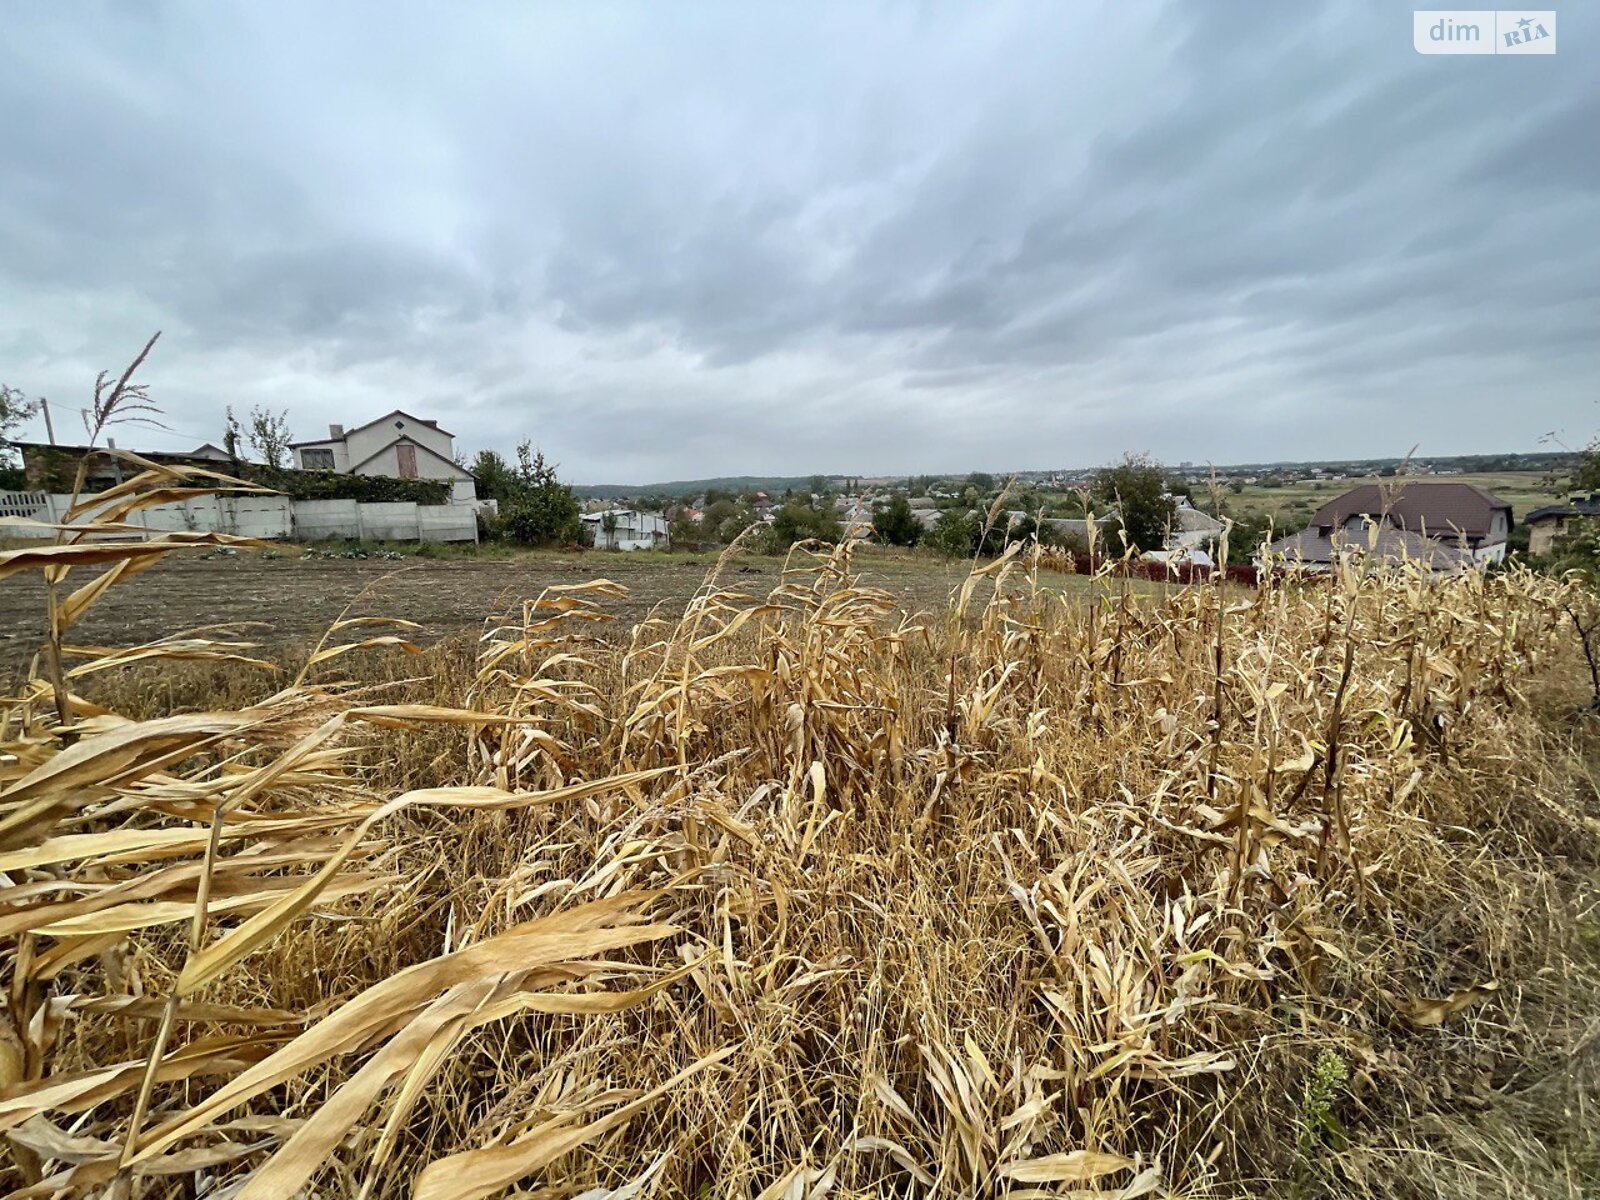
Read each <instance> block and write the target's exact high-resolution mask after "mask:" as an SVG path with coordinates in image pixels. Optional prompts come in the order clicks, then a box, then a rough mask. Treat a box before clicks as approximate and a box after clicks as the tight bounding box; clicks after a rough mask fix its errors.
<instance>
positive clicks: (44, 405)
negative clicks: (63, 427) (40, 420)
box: [39, 396, 56, 446]
mask: <svg viewBox="0 0 1600 1200" xmlns="http://www.w3.org/2000/svg"><path fill="white" fill-rule="evenodd" d="M39 411H40V412H42V413H44V432H45V436H46V437H48V438H49V439H50V444H51V445H52V446H54V445H55V444H56V427H55V423H54V422H53V421H51V420H50V401H48V400H46V399H45V398H44V397H43V396H41V397H39Z"/></svg>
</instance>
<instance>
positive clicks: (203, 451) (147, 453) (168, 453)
mask: <svg viewBox="0 0 1600 1200" xmlns="http://www.w3.org/2000/svg"><path fill="white" fill-rule="evenodd" d="M6 444H7V445H11V446H15V447H16V448H17V449H18V450H21V451H22V452H23V455H24V456H26V455H27V454H28V453H29V452H30V451H31V452H34V453H38V452H39V451H44V450H54V451H56V452H57V453H59V454H76V455H85V454H99V455H105V456H107V457H109V456H110V455H111V454H112V453H113V451H112V449H111V447H109V446H69V445H65V444H63V443H52V442H17V441H13V442H8V443H6ZM117 449H118V450H127V452H128V453H129V454H137V455H138V456H139V457H140V458H148V459H149V460H150V461H151V462H170V463H179V464H182V463H189V462H201V461H207V462H216V461H218V459H217V456H218V455H221V456H222V460H223V461H230V460H228V456H227V454H226V453H225V452H223V451H222V450H219V449H218V448H217V447H216V446H213V445H211V444H210V443H209V442H208V443H206V444H205V445H203V446H201V447H199V448H198V449H195V450H129V449H128V447H126V446H119V447H117Z"/></svg>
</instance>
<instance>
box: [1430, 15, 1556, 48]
mask: <svg viewBox="0 0 1600 1200" xmlns="http://www.w3.org/2000/svg"><path fill="white" fill-rule="evenodd" d="M1411 41H1412V44H1413V45H1414V46H1415V47H1416V49H1417V53H1418V54H1554V53H1555V52H1556V14H1555V12H1554V10H1548V9H1541V10H1531V9H1472V8H1455V9H1427V10H1421V9H1419V10H1417V11H1415V12H1413V13H1412V25H1411Z"/></svg>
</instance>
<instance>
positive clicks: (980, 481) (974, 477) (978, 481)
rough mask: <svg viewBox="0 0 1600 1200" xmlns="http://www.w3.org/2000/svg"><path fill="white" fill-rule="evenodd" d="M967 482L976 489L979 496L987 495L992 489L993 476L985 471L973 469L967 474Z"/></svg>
mask: <svg viewBox="0 0 1600 1200" xmlns="http://www.w3.org/2000/svg"><path fill="white" fill-rule="evenodd" d="M967 482H968V483H969V484H971V485H972V486H973V487H974V488H976V489H977V490H978V495H980V496H987V495H989V494H990V493H991V492H993V491H994V476H993V475H990V474H989V473H988V472H987V471H974V472H973V473H972V474H970V475H968V476H967Z"/></svg>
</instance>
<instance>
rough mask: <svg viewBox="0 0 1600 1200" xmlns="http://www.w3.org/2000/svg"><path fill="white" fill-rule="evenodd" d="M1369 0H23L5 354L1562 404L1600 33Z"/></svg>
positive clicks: (159, 382)
mask: <svg viewBox="0 0 1600 1200" xmlns="http://www.w3.org/2000/svg"><path fill="white" fill-rule="evenodd" d="M1559 17H1560V26H1559V37H1560V39H1561V42H1560V51H1559V53H1558V54H1556V55H1555V56H1553V57H1551V56H1545V57H1533V58H1507V57H1496V56H1484V57H1451V56H1419V55H1417V54H1416V53H1415V52H1414V51H1413V49H1412V46H1411V9H1410V8H1409V7H1405V8H1402V7H1399V6H1397V5H1395V4H1392V3H1348V4H1332V3H1328V4H1315V3H1308V4H1292V5H1290V4H1282V3H1240V4H1210V3H1204V4H1202V3H1195V2H1191V0H1169V2H1167V3H1157V2H1153V0H1152V2H1147V3H1135V4H1127V3H1116V4H1113V3H1106V4H1103V5H1099V6H1091V5H1057V4H1043V3H1039V4H1008V3H998V4H986V5H981V6H980V5H969V6H961V5H953V4H939V3H923V4H886V5H881V6H868V5H861V4H855V3H850V4H843V3H841V4H838V5H824V6H812V5H804V6H781V7H780V6H776V5H772V6H768V5H750V4H740V5H734V4H713V3H706V4H698V5H645V4H637V5H625V4H613V5H564V4H563V5H556V4H548V5H524V4H513V3H509V0H508V2H506V3H489V2H480V3H470V4H463V5H449V6H444V5H435V4H421V3H416V4H412V3H404V2H396V3H384V4H378V3H370V4H361V3H351V4H340V5H321V4H313V3H309V2H306V3H298V4H296V3H290V4H283V5H273V6H249V5H243V4H232V3H227V4H202V3H199V2H198V0H195V2H190V3H164V2H161V0H149V2H147V3H143V4H139V5H124V4H110V3H106V4H104V5H102V6H94V5H73V6H65V5H55V4H48V3H45V2H43V0H23V2H22V3H19V4H17V5H13V6H11V7H10V8H9V9H8V11H7V28H6V31H5V33H4V35H0V104H3V106H4V111H5V112H6V113H7V115H8V116H7V120H6V121H5V122H0V163H3V164H4V167H3V170H4V186H3V187H0V379H4V381H5V382H7V383H9V384H11V385H13V386H21V387H24V388H25V389H26V390H27V391H29V392H31V393H35V394H40V393H42V394H45V395H48V396H50V397H51V399H52V402H53V403H54V404H56V405H58V406H64V407H68V408H70V407H71V406H72V405H73V404H78V403H82V399H81V397H83V396H84V395H85V394H86V391H87V388H88V384H89V381H90V380H92V378H93V376H94V373H95V371H97V370H98V369H100V368H102V367H112V366H116V365H119V363H120V362H121V361H123V360H125V359H126V357H128V356H129V355H130V354H131V353H132V351H133V350H135V349H137V347H138V345H139V344H140V343H141V342H142V341H143V339H144V337H146V336H148V334H149V332H150V331H152V330H154V329H156V328H161V329H163V330H164V331H165V334H164V337H163V341H162V343H161V345H160V347H159V349H158V351H157V353H156V355H155V356H154V358H153V359H152V362H151V364H150V368H149V372H148V380H149V382H150V384H151V386H152V391H153V394H154V395H155V397H156V398H157V399H158V400H159V401H160V402H161V403H162V405H163V406H164V408H165V409H166V411H167V414H168V423H169V424H170V426H171V427H172V432H171V433H170V434H151V435H150V439H149V440H150V441H151V444H153V445H163V446H166V447H169V448H170V447H181V446H182V445H183V444H184V443H185V442H192V441H195V440H199V439H202V438H208V439H213V440H214V439H215V438H216V436H217V435H218V432H219V430H220V425H221V416H222V409H223V407H224V406H225V405H229V404H231V405H233V406H234V407H235V408H236V409H247V408H249V407H251V406H252V405H257V404H260V405H267V406H270V407H274V408H287V409H288V410H289V413H290V419H291V423H292V424H293V425H294V426H295V427H296V428H297V430H298V431H301V432H310V431H312V430H314V429H317V428H320V426H321V425H322V424H323V423H325V422H327V421H329V420H343V421H344V422H345V423H346V424H351V423H357V422H360V421H362V420H365V419H369V418H370V417H372V416H375V415H378V414H380V413H381V412H382V411H385V410H386V409H387V408H389V407H393V406H395V405H403V406H405V407H407V408H409V409H411V410H413V411H424V412H426V413H428V414H429V415H437V417H438V418H439V419H440V420H441V422H442V423H443V424H445V425H446V426H448V427H449V428H451V429H452V430H454V431H455V432H456V433H457V435H458V442H459V444H460V445H461V446H462V448H463V449H466V450H469V451H470V450H472V449H476V448H478V447H481V446H494V447H498V448H501V449H509V447H510V446H511V445H513V444H514V443H515V442H516V441H518V440H520V439H521V438H522V437H531V438H533V439H534V440H535V441H537V442H538V443H540V444H541V445H542V446H543V448H544V449H545V450H546V451H547V453H549V454H550V455H551V456H552V457H553V458H555V459H557V460H559V461H560V462H561V463H562V464H563V468H564V471H565V472H566V473H567V474H568V475H570V476H572V477H574V478H576V479H579V480H589V481H599V480H608V481H635V482H643V481H648V480H654V479H663V478H682V477H691V476H696V475H712V474H730V473H785V474H790V473H793V474H808V473H811V472H812V471H815V470H835V471H851V472H855V473H872V472H877V471H885V472H905V471H920V470H955V469H976V468H985V469H991V470H1003V469H1005V468H1008V467H1018V468H1022V467H1044V466H1057V465H1083V464H1090V463H1094V462H1099V461H1104V460H1106V459H1109V458H1111V457H1113V456H1115V455H1116V454H1118V453H1120V452H1121V451H1123V450H1126V449H1133V450H1144V451H1150V452H1153V453H1155V454H1157V455H1159V456H1163V457H1166V458H1169V459H1190V460H1205V459H1211V460H1214V461H1217V462H1229V461H1243V460H1255V459H1272V458H1296V457H1301V458H1303V457H1325V456H1334V455H1342V454H1348V455H1371V454H1381V453H1402V452H1404V451H1405V450H1406V449H1408V448H1409V447H1410V446H1411V445H1412V444H1413V443H1421V444H1422V446H1423V448H1424V451H1425V452H1431V453H1439V454H1445V453H1471V452H1477V451H1493V450H1503V449H1527V448H1532V447H1533V446H1534V445H1535V444H1536V443H1537V441H1538V438H1539V436H1540V435H1541V434H1543V433H1544V432H1545V431H1547V430H1550V429H1565V430H1567V431H1568V434H1569V436H1570V437H1573V438H1585V437H1587V435H1588V434H1589V432H1590V431H1591V428H1592V427H1593V426H1594V425H1595V424H1596V423H1600V413H1597V412H1596V411H1595V409H1594V401H1595V399H1596V392H1595V386H1594V385H1595V380H1596V378H1597V373H1600V372H1597V368H1600V349H1597V345H1600V342H1597V339H1596V333H1597V332H1600V238H1596V237H1595V235H1594V230H1595V227H1596V218H1597V217H1600V88H1597V87H1596V84H1597V81H1600V39H1597V38H1596V37H1595V30H1596V18H1595V17H1594V16H1593V15H1592V14H1591V13H1590V12H1588V11H1586V10H1585V9H1584V8H1578V7H1573V8H1569V9H1567V10H1563V11H1561V12H1560V14H1559Z"/></svg>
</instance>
